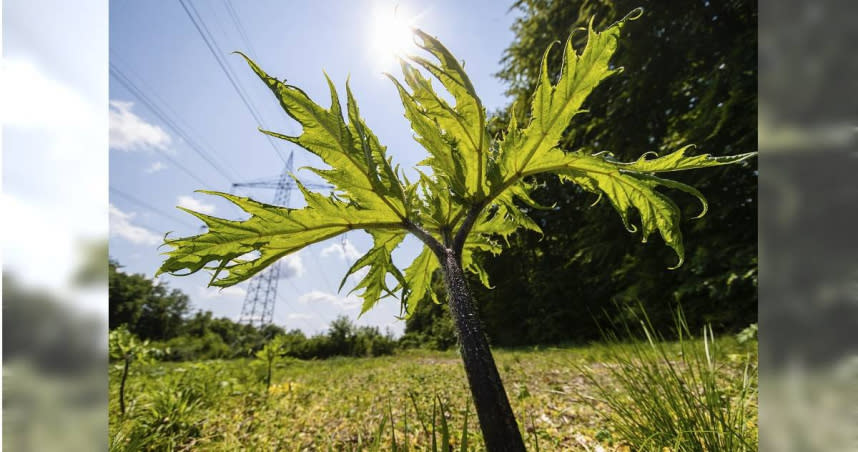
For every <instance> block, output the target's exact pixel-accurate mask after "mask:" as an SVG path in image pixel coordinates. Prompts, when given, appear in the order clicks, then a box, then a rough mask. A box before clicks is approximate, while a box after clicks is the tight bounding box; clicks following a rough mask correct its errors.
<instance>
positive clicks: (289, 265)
mask: <svg viewBox="0 0 858 452" xmlns="http://www.w3.org/2000/svg"><path fill="white" fill-rule="evenodd" d="M301 276H304V261H303V260H302V259H301V254H300V253H293V254H290V255H288V256H286V257H284V258H283V259H280V278H281V279H287V278H300V277H301Z"/></svg>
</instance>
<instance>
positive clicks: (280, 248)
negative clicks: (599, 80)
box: [158, 183, 402, 287]
mask: <svg viewBox="0 0 858 452" xmlns="http://www.w3.org/2000/svg"><path fill="white" fill-rule="evenodd" d="M298 186H299V188H300V189H301V191H302V193H303V194H304V199H305V200H306V202H307V206H306V207H304V208H303V209H287V208H283V207H277V206H272V205H269V204H263V203H260V202H257V201H253V200H251V199H249V198H242V197H238V196H234V195H230V194H227V193H219V192H212V191H201V193H207V194H210V195H216V196H221V197H223V198H226V199H227V200H229V201H230V202H232V203H233V204H235V205H236V206H238V207H239V208H241V209H242V210H244V211H245V212H247V213H249V214H250V215H251V216H250V218H248V219H247V220H243V221H233V220H225V219H222V218H217V217H213V216H210V215H206V214H202V213H199V212H194V211H192V210H189V209H184V208H182V210H185V211H186V212H188V213H190V214H192V215H194V216H196V217H197V218H199V219H200V220H202V221H203V222H204V223H205V224H206V226H207V227H208V232H206V233H204V234H199V235H195V236H191V237H185V238H180V239H174V240H170V239H167V240H166V241H165V245H168V246H170V247H172V248H173V249H172V250H171V251H169V252H167V253H164V254H166V255H167V259H166V260H165V261H164V263H163V264H162V265H161V268H160V269H159V270H158V273H159V274H160V273H171V274H180V272H184V273H182V274H191V273H195V272H197V271H199V270H201V269H203V268H209V269H211V270H214V273H213V275H212V278H211V281H210V283H209V284H210V285H213V286H220V287H227V286H232V285H234V284H237V283H239V282H241V281H244V280H246V279H248V278H250V277H251V276H253V275H255V274H256V273H258V272H260V271H262V270H263V269H264V268H265V267H267V266H268V265H270V264H272V263H274V262H275V261H277V260H278V259H280V258H282V257H284V256H286V255H288V254H291V253H294V252H296V251H298V250H300V249H302V248H304V247H306V246H308V245H311V244H313V243H316V242H320V241H322V240H326V239H329V238H332V237H335V236H337V235H339V234H342V233H344V232H347V231H351V230H355V229H368V230H376V229H382V230H400V229H402V220H400V219H399V217H398V216H397V215H396V214H395V213H394V212H392V211H389V210H382V211H375V210H369V209H362V208H359V207H357V206H355V205H353V204H349V203H346V202H343V201H339V200H337V199H334V198H333V197H325V196H323V195H320V194H318V193H312V192H309V191H307V190H306V189H305V188H304V187H303V186H302V185H301V184H300V183H299V184H298ZM254 251H258V252H259V256H258V257H255V258H249V257H246V255H248V254H249V253H252V252H254ZM209 264H213V265H214V266H213V267H207V266H208V265H209ZM223 271H227V272H228V275H226V276H223V277H220V278H219V276H220V274H221V273H222V272H223Z"/></svg>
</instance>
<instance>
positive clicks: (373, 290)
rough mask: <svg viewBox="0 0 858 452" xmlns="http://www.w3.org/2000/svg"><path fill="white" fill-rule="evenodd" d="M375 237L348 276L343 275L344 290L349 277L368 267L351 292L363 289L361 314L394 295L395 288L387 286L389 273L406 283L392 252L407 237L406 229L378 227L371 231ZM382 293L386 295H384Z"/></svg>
mask: <svg viewBox="0 0 858 452" xmlns="http://www.w3.org/2000/svg"><path fill="white" fill-rule="evenodd" d="M370 233H371V234H372V237H373V241H374V243H373V247H372V249H370V250H369V251H368V252H367V253H366V254H365V255H364V256H363V257H361V258H360V259H358V260H357V261H355V263H354V264H353V265H352V267H351V268H350V269H349V271H348V272H347V273H346V276H345V277H343V280H342V282H341V283H340V289H341V290H342V288H343V285H345V283H346V280H347V279H348V277H349V276H350V275H352V274H354V273H355V272H357V271H358V270H360V269H362V268H365V267H366V268H367V273H366V276H364V277H363V278H362V279H361V280H360V282H358V284H357V285H355V287H354V289H352V290H351V292H350V293H353V292H355V291H358V290H361V289H363V292H362V293H361V294H360V296H361V297H362V298H363V300H364V301H363V305H362V307H361V312H360V313H361V315H363V314H364V313H365V312H366V311H368V310H370V309H371V308H372V307H373V306H375V304H376V303H378V301H379V300H380V299H382V298H384V297H385V296H394V295H393V290H395V289H391V288H389V287H388V286H387V275H388V274H391V275H393V277H394V278H396V280H397V281H398V282H399V284H400V285H401V286H404V285H405V284H406V280H405V278H404V277H403V276H402V273H401V272H400V271H399V269H398V268H396V266H395V265H393V260H392V259H391V252H392V251H393V250H394V249H395V248H396V247H397V246H399V244H400V243H401V242H402V239H404V238H405V231H404V230H383V229H376V230H373V231H370ZM382 293H383V294H384V295H382Z"/></svg>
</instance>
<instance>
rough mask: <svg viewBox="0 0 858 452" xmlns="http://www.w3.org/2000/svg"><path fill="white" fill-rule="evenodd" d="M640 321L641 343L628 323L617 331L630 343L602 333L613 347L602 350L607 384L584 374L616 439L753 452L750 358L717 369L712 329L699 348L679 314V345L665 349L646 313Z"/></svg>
mask: <svg viewBox="0 0 858 452" xmlns="http://www.w3.org/2000/svg"><path fill="white" fill-rule="evenodd" d="M637 320H638V321H639V323H640V327H641V331H642V333H643V336H644V337H643V338H642V337H640V334H637V335H636V334H634V333H633V332H632V328H631V326H630V325H629V324H628V323H627V322H626V323H624V324H622V325H621V327H623V328H624V330H625V332H626V333H627V334H628V336H629V338H630V339H632V342H631V343H621V341H620V340H619V338H618V337H617V335H616V334H615V333H604V335H605V339H606V341H607V342H608V343H609V344H610V345H609V346H608V347H605V349H604V350H605V353H606V356H605V364H606V366H607V367H608V372H607V374H608V378H607V379H606V380H607V381H606V380H603V379H600V378H597V374H596V373H595V372H594V371H593V370H592V369H589V368H583V369H582V370H583V373H584V375H585V376H586V378H587V379H588V380H589V382H590V383H591V384H592V385H593V386H594V387H596V390H597V393H598V394H599V396H600V399H602V401H604V402H605V403H606V404H607V405H608V406H609V407H610V408H611V409H612V411H613V414H612V416H613V421H614V423H615V428H616V430H617V433H618V436H619V437H621V438H623V439H624V440H626V441H628V442H629V443H631V444H632V445H633V446H635V447H636V448H638V449H639V450H658V451H661V450H663V448H669V449H670V450H682V451H707V452H708V451H746V450H757V444H758V439H757V429H756V426H755V418H756V415H755V406H756V405H755V402H754V401H755V399H756V398H755V397H754V394H755V390H756V389H755V388H754V386H753V382H754V381H756V378H755V373H756V366H755V365H754V363H752V359H751V355H750V353H748V354H746V355H745V356H744V357H739V360H740V361H742V362H740V363H739V364H738V365H737V364H736V363H735V362H733V363H731V362H722V361H721V359H722V357H723V356H724V355H723V354H722V353H721V350H720V349H719V345H718V344H717V343H716V341H715V338H714V335H713V334H712V328H711V326H706V327H704V329H703V339H702V341H701V340H695V339H694V337H693V336H692V334H691V331H690V330H689V327H688V324H687V322H686V320H685V317H684V315H683V314H682V311H681V310H678V311H677V314H676V333H677V335H678V339H679V340H678V344H677V345H673V344H671V343H669V342H666V341H665V340H664V337H663V336H661V335H659V334H658V333H657V332H656V331H655V330H654V328H653V327H652V323H651V322H650V321H649V318H648V317H647V316H646V314H645V313H643V314H641V315H639V316H638V318H637ZM677 348H678V350H677ZM729 356H731V357H733V358H734V359H735V357H736V356H737V355H735V354H733V355H729ZM609 382H610V383H609ZM611 383H612V384H611Z"/></svg>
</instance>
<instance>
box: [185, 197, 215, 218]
mask: <svg viewBox="0 0 858 452" xmlns="http://www.w3.org/2000/svg"><path fill="white" fill-rule="evenodd" d="M177 202H178V204H179V205H180V206H182V207H184V208H186V209H191V210H193V211H194V212H200V213H206V214H213V213H214V211H215V205H214V204H207V203H204V202H202V201H200V200H198V199H197V198H194V197H192V196H179V200H178V201H177Z"/></svg>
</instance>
